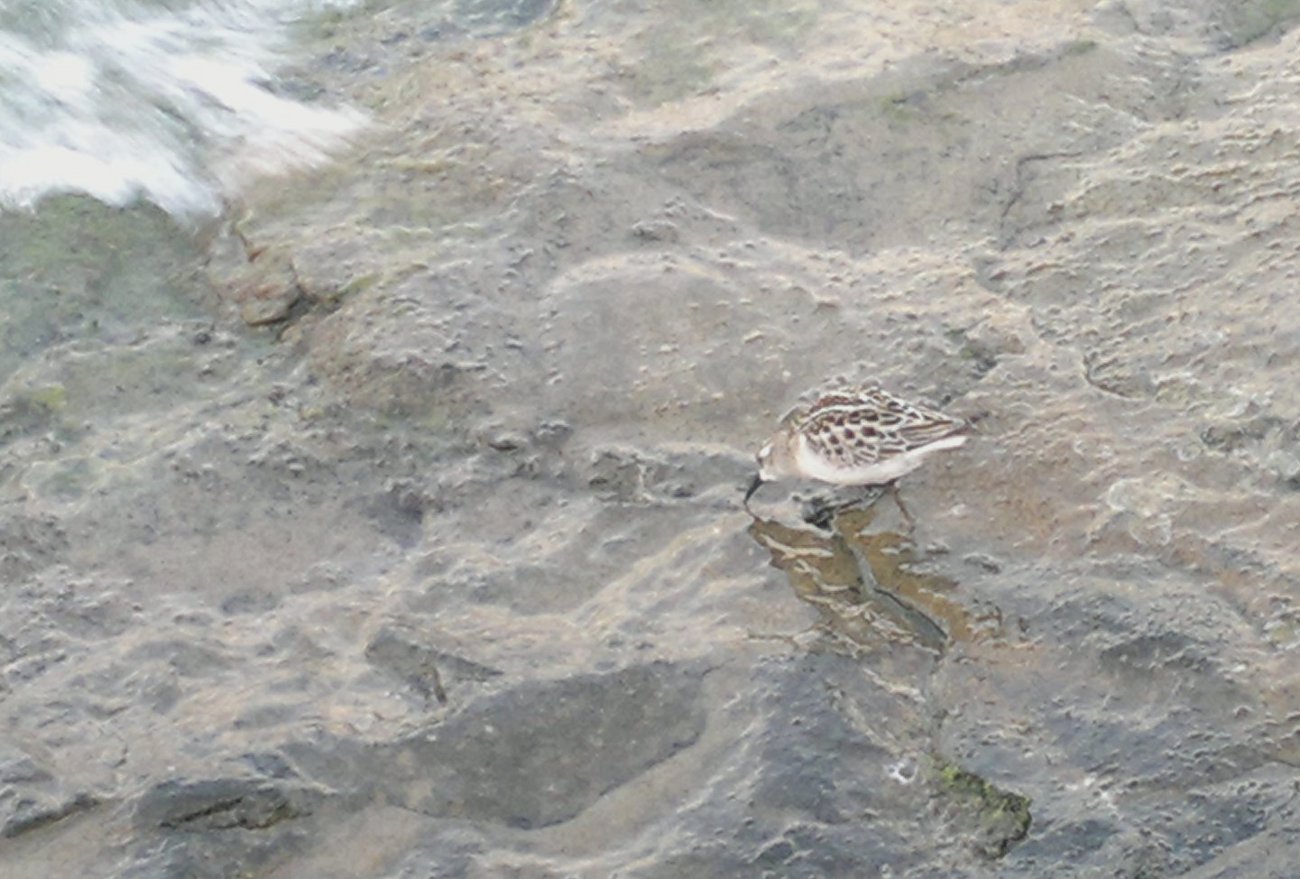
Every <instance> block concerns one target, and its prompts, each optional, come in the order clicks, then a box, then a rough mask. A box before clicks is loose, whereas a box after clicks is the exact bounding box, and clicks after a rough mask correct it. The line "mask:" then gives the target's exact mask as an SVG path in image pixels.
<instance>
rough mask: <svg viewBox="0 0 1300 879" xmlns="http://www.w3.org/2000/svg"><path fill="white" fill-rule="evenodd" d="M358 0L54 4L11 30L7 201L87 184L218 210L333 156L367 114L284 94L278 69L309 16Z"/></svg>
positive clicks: (2, 191) (0, 53) (1, 120)
mask: <svg viewBox="0 0 1300 879" xmlns="http://www.w3.org/2000/svg"><path fill="white" fill-rule="evenodd" d="M351 3H352V0H338V2H333V3H326V2H312V0H225V2H222V0H204V2H195V3H193V4H191V5H189V6H186V7H183V8H180V9H174V8H173V9H168V8H159V7H158V6H157V5H156V4H155V5H154V6H152V7H151V6H146V5H142V4H140V3H119V4H116V5H114V4H111V3H105V2H103V0H62V2H59V0H46V4H44V5H43V8H41V9H40V13H41V14H40V16H39V19H40V20H39V22H38V24H39V26H40V30H39V31H38V32H30V29H29V32H27V33H21V32H18V31H17V30H0V208H11V209H12V208H27V207H31V206H33V205H35V204H36V203H37V202H38V201H39V200H40V199H41V198H42V197H43V196H45V195H48V194H51V193H56V192H81V193H86V194H88V195H91V196H93V197H95V198H97V199H100V200H102V201H104V202H107V203H109V204H113V205H122V204H127V203H130V202H132V201H134V200H136V199H145V200H148V201H151V202H153V203H154V204H156V205H158V206H159V207H161V208H162V209H163V210H166V211H168V212H169V213H171V214H174V215H178V216H193V215H203V214H213V213H216V212H217V211H218V210H220V207H221V204H222V201H223V199H224V198H225V197H227V196H230V195H233V194H235V193H237V192H238V191H239V190H240V189H242V188H244V187H246V186H247V185H249V183H251V182H252V181H253V180H254V179H257V178H259V177H264V176H266V175H274V174H280V173H284V172H286V171H289V170H293V169H297V168H303V167H309V166H312V165H316V164H319V163H321V162H324V161H326V160H327V159H328V158H329V157H330V156H331V155H332V154H333V153H335V152H337V150H339V149H340V148H341V147H342V146H344V145H345V144H346V143H347V142H348V139H349V138H350V136H352V135H353V134H355V133H356V132H357V131H358V130H359V129H360V128H361V127H362V126H363V125H364V122H365V118H364V116H363V115H362V114H360V113H358V112H357V111H355V110H352V109H349V108H346V107H324V106H314V105H308V104H305V103H302V102H300V101H297V100H294V99H292V98H289V97H285V96H283V95H279V94H276V93H275V91H274V89H273V82H274V79H273V71H274V68H275V65H276V63H277V61H278V59H279V57H280V56H281V53H282V51H283V48H284V40H285V32H286V30H287V28H288V26H289V25H290V24H291V23H292V22H293V20H294V19H295V18H296V17H298V16H301V15H304V14H309V13H312V12H318V11H320V10H321V9H322V8H324V7H332V8H338V7H344V6H348V5H351ZM3 5H4V0H0V12H2V11H5V10H4V9H3ZM171 5H172V6H173V7H175V6H177V4H176V3H172V4H171ZM13 18H14V15H13V14H11V15H10V19H13ZM33 20H35V19H33Z"/></svg>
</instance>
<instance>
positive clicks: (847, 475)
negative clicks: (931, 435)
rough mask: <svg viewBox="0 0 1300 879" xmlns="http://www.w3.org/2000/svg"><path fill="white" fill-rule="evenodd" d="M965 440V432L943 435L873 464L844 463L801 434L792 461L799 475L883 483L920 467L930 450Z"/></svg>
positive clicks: (842, 482) (835, 482) (833, 480)
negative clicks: (818, 449)
mask: <svg viewBox="0 0 1300 879" xmlns="http://www.w3.org/2000/svg"><path fill="white" fill-rule="evenodd" d="M964 442H966V437H965V436H946V437H944V438H943V439H940V440H935V441H934V442H932V443H929V444H928V445H924V446H918V447H917V448H915V449H909V450H908V451H906V452H902V453H901V454H898V455H891V456H888V457H885V458H882V459H881V460H879V461H876V462H874V463H872V464H863V465H859V466H852V467H846V466H844V465H842V464H839V463H837V462H835V461H831V460H829V459H827V458H824V457H822V456H821V455H819V454H818V453H817V452H816V450H814V449H813V448H812V446H811V445H810V444H809V443H808V440H807V438H806V437H803V436H800V437H799V439H798V442H797V444H796V448H795V464H796V465H797V466H798V468H799V473H800V475H802V476H806V477H807V478H809V479H818V480H821V481H822V482H829V483H832V484H833V485H884V484H885V483H888V482H893V481H894V480H895V479H898V478H899V477H901V476H906V475H907V474H908V473H911V472H912V471H913V470H915V469H916V468H917V467H920V466H921V464H922V463H923V462H924V461H925V459H926V457H927V456H928V455H929V454H930V453H931V452H938V451H941V450H943V449H955V448H957V447H958V446H960V445H961V444H963V443H964Z"/></svg>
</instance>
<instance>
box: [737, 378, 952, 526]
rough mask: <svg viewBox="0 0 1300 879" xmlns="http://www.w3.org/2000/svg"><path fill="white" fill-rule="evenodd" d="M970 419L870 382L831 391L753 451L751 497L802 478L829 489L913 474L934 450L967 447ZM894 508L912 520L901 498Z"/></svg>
mask: <svg viewBox="0 0 1300 879" xmlns="http://www.w3.org/2000/svg"><path fill="white" fill-rule="evenodd" d="M968 428H969V425H968V424H967V422H965V421H963V420H962V419H960V418H954V417H952V416H950V415H945V414H943V413H942V412H940V411H938V410H937V409H931V408H929V407H928V406H922V405H919V404H917V403H909V402H907V401H906V400H900V399H899V398H898V397H895V396H894V395H893V394H890V393H888V392H886V391H884V390H881V389H880V388H879V387H876V386H874V385H869V386H865V387H859V388H848V389H844V390H837V391H832V392H830V393H827V394H825V395H823V396H822V397H821V398H819V399H818V400H817V401H816V402H815V403H813V404H812V405H811V406H809V407H807V408H802V407H801V408H796V409H795V410H794V411H792V412H790V413H789V414H787V415H786V416H785V417H784V418H782V419H781V425H780V427H779V428H778V429H777V431H776V433H774V434H773V435H772V438H771V439H770V440H768V442H767V444H766V445H765V446H763V448H762V449H761V450H759V453H758V474H757V475H756V476H755V477H754V481H753V482H751V483H750V485H749V490H748V491H747V492H745V501H744V506H745V509H749V499H750V498H751V497H753V496H754V492H756V491H758V487H759V486H760V485H762V484H763V483H764V482H775V481H777V480H779V479H787V478H806V479H816V480H818V481H820V482H829V483H832V484H834V485H861V486H869V485H887V486H890V488H891V490H892V489H893V485H894V482H895V480H897V479H899V478H900V477H902V476H905V475H907V474H908V473H911V472H912V471H913V470H915V469H916V468H917V467H920V466H921V464H922V463H924V461H925V459H926V458H927V457H929V456H930V455H931V454H933V453H934V452H938V451H941V450H943V449H955V448H957V447H958V446H960V445H961V444H962V443H964V442H966V431H967V429H968ZM894 499H895V501H896V502H897V503H898V507H899V510H900V511H901V512H902V513H903V515H904V516H905V517H906V518H907V519H908V520H909V521H910V520H911V516H910V515H909V514H908V513H907V509H906V508H905V507H904V506H903V504H902V502H901V501H900V500H899V499H898V495H897V493H895V494H894Z"/></svg>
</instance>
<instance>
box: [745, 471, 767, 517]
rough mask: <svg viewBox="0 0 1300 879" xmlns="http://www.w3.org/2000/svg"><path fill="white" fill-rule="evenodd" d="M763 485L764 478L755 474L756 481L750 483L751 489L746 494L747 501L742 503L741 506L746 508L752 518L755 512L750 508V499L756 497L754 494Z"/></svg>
mask: <svg viewBox="0 0 1300 879" xmlns="http://www.w3.org/2000/svg"><path fill="white" fill-rule="evenodd" d="M762 484H763V477H762V476H760V475H759V474H757V473H755V474H754V481H753V482H751V483H749V489H748V490H747V491H746V492H745V499H744V500H743V501H741V506H743V507H744V508H745V512H746V513H749V514H750V515H751V516H752V515H753V514H754V511H753V510H751V509H750V508H749V499H750V498H752V497H753V496H754V492H756V491H758V487H759V486H760V485H762Z"/></svg>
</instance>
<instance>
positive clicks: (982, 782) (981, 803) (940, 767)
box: [934, 757, 1033, 860]
mask: <svg viewBox="0 0 1300 879" xmlns="http://www.w3.org/2000/svg"><path fill="white" fill-rule="evenodd" d="M934 761H935V762H934V769H935V776H934V779H935V780H934V784H935V788H936V791H935V793H936V796H937V797H938V798H939V799H940V800H941V801H945V802H946V805H947V806H948V807H950V809H945V810H944V811H945V814H946V815H947V817H956V818H958V819H959V821H960V823H961V824H963V825H965V826H966V827H967V828H968V832H969V833H970V834H971V836H972V844H973V845H974V848H975V850H976V851H977V852H979V853H980V854H981V855H983V856H984V857H986V858H988V859H990V860H997V859H998V858H1001V857H1002V856H1004V855H1005V854H1006V853H1007V852H1009V851H1011V849H1012V848H1014V847H1015V846H1016V844H1017V843H1019V842H1020V841H1021V840H1022V839H1024V838H1025V836H1026V834H1028V833H1029V825H1030V824H1031V823H1032V821H1033V816H1032V815H1031V814H1030V811H1029V807H1030V805H1031V800H1030V799H1029V797H1025V796H1021V795H1020V794H1017V793H1014V792H1012V791H1007V790H1003V789H1002V788H1000V787H998V786H997V785H995V784H993V783H992V782H990V781H988V780H986V779H984V778H982V777H981V776H979V775H976V774H975V773H974V772H971V771H969V770H967V769H963V768H962V767H960V766H958V765H957V764H955V763H950V762H948V761H947V760H944V759H943V758H942V757H935V758H934ZM954 811H955V812H956V814H953V812H954Z"/></svg>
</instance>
